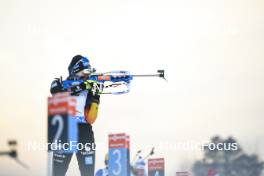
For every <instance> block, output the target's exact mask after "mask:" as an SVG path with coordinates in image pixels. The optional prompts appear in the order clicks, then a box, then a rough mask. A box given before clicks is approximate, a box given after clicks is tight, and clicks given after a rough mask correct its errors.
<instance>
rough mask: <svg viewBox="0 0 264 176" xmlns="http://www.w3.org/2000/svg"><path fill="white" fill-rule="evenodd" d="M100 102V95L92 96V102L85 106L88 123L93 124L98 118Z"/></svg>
mask: <svg viewBox="0 0 264 176" xmlns="http://www.w3.org/2000/svg"><path fill="white" fill-rule="evenodd" d="M99 103H100V95H94V96H92V97H91V103H90V104H89V105H87V106H86V107H85V110H84V115H85V120H86V122H87V123H89V124H90V125H92V124H93V123H94V122H95V120H96V119H97V114H98V108H99Z"/></svg>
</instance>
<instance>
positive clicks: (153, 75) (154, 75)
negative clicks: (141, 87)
mask: <svg viewBox="0 0 264 176" xmlns="http://www.w3.org/2000/svg"><path fill="white" fill-rule="evenodd" d="M131 76H133V77H156V76H158V77H159V76H160V74H145V75H131Z"/></svg>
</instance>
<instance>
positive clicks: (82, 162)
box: [76, 123, 95, 176]
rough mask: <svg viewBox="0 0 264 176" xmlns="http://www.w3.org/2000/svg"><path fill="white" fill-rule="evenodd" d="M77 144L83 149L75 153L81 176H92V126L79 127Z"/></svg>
mask: <svg viewBox="0 0 264 176" xmlns="http://www.w3.org/2000/svg"><path fill="white" fill-rule="evenodd" d="M78 126H79V143H82V144H83V145H84V146H85V147H84V148H83V149H82V150H80V151H78V152H77V153H76V156H77V160H78V164H79V169H80V172H81V176H94V167H95V144H94V134H93V130H92V126H91V125H89V124H87V123H80V124H79V125H78Z"/></svg>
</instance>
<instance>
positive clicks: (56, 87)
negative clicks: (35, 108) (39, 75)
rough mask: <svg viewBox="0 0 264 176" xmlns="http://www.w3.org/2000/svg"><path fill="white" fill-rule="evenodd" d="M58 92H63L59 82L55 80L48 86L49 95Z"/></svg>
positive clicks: (57, 79)
mask: <svg viewBox="0 0 264 176" xmlns="http://www.w3.org/2000/svg"><path fill="white" fill-rule="evenodd" d="M58 92H63V86H62V84H61V81H60V79H59V78H55V80H54V81H52V83H51V86H50V93H51V94H55V93H58Z"/></svg>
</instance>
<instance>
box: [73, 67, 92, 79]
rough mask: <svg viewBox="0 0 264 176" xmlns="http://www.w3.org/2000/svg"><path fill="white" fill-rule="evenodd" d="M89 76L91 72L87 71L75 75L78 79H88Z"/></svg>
mask: <svg viewBox="0 0 264 176" xmlns="http://www.w3.org/2000/svg"><path fill="white" fill-rule="evenodd" d="M90 74H91V72H90V71H89V70H87V69H84V70H81V71H79V72H78V73H76V75H77V76H78V77H80V78H83V79H88V78H89V76H90Z"/></svg>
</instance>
